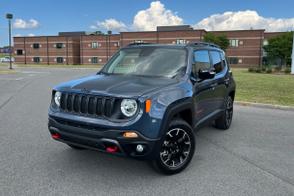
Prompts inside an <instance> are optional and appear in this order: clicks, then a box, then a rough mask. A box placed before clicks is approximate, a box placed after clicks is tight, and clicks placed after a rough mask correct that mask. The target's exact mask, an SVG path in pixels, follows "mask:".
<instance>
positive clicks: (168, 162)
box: [152, 119, 195, 175]
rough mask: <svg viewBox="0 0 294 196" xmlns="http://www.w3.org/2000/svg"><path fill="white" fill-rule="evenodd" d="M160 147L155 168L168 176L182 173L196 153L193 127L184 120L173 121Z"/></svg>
mask: <svg viewBox="0 0 294 196" xmlns="http://www.w3.org/2000/svg"><path fill="white" fill-rule="evenodd" d="M159 146H160V147H159V151H158V152H157V155H156V159H155V160H154V161H153V162H152V165H153V167H154V168H155V169H156V170H157V171H159V172H160V173H164V174H168V175H171V174H176V173H179V172H181V171H182V170H184V169H185V168H186V167H187V166H188V164H189V163H190V161H191V159H192V158H193V155H194V151H195V137H194V133H193V130H192V128H191V126H190V125H189V124H188V123H187V122H186V121H184V120H182V119H175V120H172V121H171V122H170V124H169V127H168V130H167V131H166V132H165V134H164V135H163V138H162V140H161V141H160V144H159Z"/></svg>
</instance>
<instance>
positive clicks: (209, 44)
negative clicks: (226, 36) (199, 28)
mask: <svg viewBox="0 0 294 196" xmlns="http://www.w3.org/2000/svg"><path fill="white" fill-rule="evenodd" d="M187 45H188V46H210V47H215V48H220V47H219V46H218V45H216V44H213V43H210V42H191V43H189V44H187Z"/></svg>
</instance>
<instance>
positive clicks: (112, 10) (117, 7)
mask: <svg viewBox="0 0 294 196" xmlns="http://www.w3.org/2000/svg"><path fill="white" fill-rule="evenodd" d="M152 2H153V3H152ZM293 7H294V1H293V0H292V1H291V0H284V1H283V0H280V1H271V0H255V1H253V0H243V1H236V0H234V1H233V0H226V1H225V0H205V1H195V0H194V1H193V0H181V1H180V0H169V1H168V0H162V1H157V2H156V1H147V0H125V1H123V0H99V1H94V0H80V1H78V0H25V1H24V0H23V1H21V0H1V2H0V46H3V45H6V44H7V21H6V19H5V14H6V13H7V12H10V13H13V14H14V21H13V23H15V24H14V28H13V35H14V36H28V35H55V34H57V33H58V32H60V31H94V30H102V31H106V30H113V31H132V30H154V28H155V26H156V25H167V24H175V25H176V24H190V25H192V26H193V27H195V28H205V29H207V30H224V29H246V28H249V27H252V28H266V29H267V30H268V31H284V30H291V29H293V28H294V12H293ZM215 14H218V15H217V16H212V15H215ZM205 18H206V20H203V19H205ZM15 19H19V20H15ZM31 19H33V20H31ZM109 19H111V20H109Z"/></svg>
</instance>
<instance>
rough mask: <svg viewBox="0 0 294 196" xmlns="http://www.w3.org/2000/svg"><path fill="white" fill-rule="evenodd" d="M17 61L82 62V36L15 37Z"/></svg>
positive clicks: (43, 62) (30, 62)
mask: <svg viewBox="0 0 294 196" xmlns="http://www.w3.org/2000/svg"><path fill="white" fill-rule="evenodd" d="M13 40H14V47H15V49H14V56H15V62H16V63H21V64H33V63H38V64H48V65H50V64H58V63H59V64H80V36H36V37H14V38H13Z"/></svg>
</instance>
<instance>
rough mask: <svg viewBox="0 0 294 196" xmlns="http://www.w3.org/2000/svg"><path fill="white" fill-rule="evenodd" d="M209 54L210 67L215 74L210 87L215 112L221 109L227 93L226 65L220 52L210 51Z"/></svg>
mask: <svg viewBox="0 0 294 196" xmlns="http://www.w3.org/2000/svg"><path fill="white" fill-rule="evenodd" d="M209 53H210V57H211V62H212V67H213V69H214V71H215V73H216V74H215V77H214V78H213V82H212V84H211V86H212V87H213V88H212V91H213V96H214V104H213V107H214V108H213V110H214V111H216V112H217V111H219V110H221V109H222V108H223V103H224V98H225V96H226V92H227V91H226V88H227V78H226V73H227V64H226V59H225V55H224V53H223V52H222V51H218V50H211V51H209Z"/></svg>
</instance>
